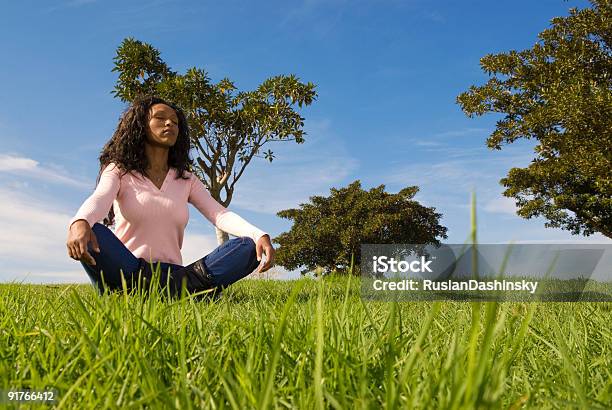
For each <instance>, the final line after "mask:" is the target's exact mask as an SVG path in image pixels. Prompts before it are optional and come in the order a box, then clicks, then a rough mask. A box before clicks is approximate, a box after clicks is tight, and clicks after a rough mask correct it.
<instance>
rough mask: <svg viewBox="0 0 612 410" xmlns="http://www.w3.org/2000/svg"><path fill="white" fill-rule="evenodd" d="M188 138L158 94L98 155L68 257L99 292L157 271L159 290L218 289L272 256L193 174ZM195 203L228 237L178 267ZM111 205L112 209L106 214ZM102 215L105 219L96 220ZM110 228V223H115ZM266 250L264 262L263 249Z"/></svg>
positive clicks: (128, 116) (264, 237)
mask: <svg viewBox="0 0 612 410" xmlns="http://www.w3.org/2000/svg"><path fill="white" fill-rule="evenodd" d="M189 149H190V140H189V130H188V126H187V121H186V119H185V115H184V114H183V113H182V111H181V110H180V109H179V108H177V107H176V106H174V105H173V104H171V103H168V102H166V101H164V100H162V99H160V98H156V97H144V98H140V99H138V100H136V101H134V102H133V103H132V105H131V106H130V107H129V108H128V109H127V110H126V111H125V113H124V114H123V115H122V117H121V119H120V121H119V124H118V126H117V130H116V131H115V133H114V135H113V137H112V138H111V139H110V141H108V142H107V143H106V145H105V146H104V148H103V150H102V153H101V155H100V173H99V175H98V180H97V182H96V183H97V186H96V189H95V191H94V193H93V194H92V195H91V196H90V197H89V198H87V200H85V202H84V203H83V205H82V206H81V207H80V208H79V210H78V211H77V213H76V215H75V216H74V217H73V218H72V219H71V220H70V223H69V228H68V240H67V242H66V245H67V247H68V255H69V256H70V257H71V258H73V259H75V260H79V261H80V262H81V264H82V265H83V267H84V268H85V271H86V272H87V274H88V275H89V277H90V279H91V281H92V282H93V284H94V285H95V286H97V287H98V289H99V291H100V292H101V293H102V292H103V291H104V287H105V286H106V287H108V288H109V289H110V290H120V289H122V280H121V276H122V275H123V277H124V278H125V281H126V283H127V286H128V287H129V288H130V289H131V288H133V287H136V286H137V285H138V282H139V278H140V281H142V283H141V286H142V285H145V289H147V288H148V286H147V284H148V283H150V281H151V279H153V269H154V266H158V267H159V268H161V269H160V270H161V272H160V273H161V277H159V280H160V281H161V283H160V285H161V286H162V287H168V288H169V290H170V293H171V294H172V295H173V296H177V295H180V294H181V290H182V289H183V286H185V287H184V289H187V290H188V291H189V292H190V293H193V292H200V291H205V290H208V289H215V290H218V289H222V288H224V287H226V286H228V285H230V284H232V283H234V282H236V281H237V280H239V279H241V278H243V277H245V276H247V275H248V274H249V273H251V272H252V271H253V270H255V268H257V266H258V265H261V266H259V272H265V271H266V270H268V269H269V268H270V267H271V266H272V264H273V261H274V248H273V247H272V244H271V243H270V236H269V235H268V234H267V233H265V232H263V231H261V230H260V229H258V228H256V227H255V226H253V225H251V224H249V223H248V222H247V221H245V220H244V219H242V218H241V217H240V216H238V215H237V214H235V213H233V212H231V211H229V210H227V209H226V208H224V207H223V206H222V205H220V204H219V203H218V202H216V201H215V200H214V199H213V198H212V196H211V195H210V193H209V192H208V191H207V190H206V188H205V186H204V184H202V182H201V181H200V180H199V179H198V178H197V177H196V176H195V175H194V174H192V173H191V172H189V171H188V169H189V167H190V166H191V165H192V162H191V159H190V158H189ZM188 202H189V203H191V204H193V205H194V206H195V207H196V208H197V209H198V210H199V211H200V212H201V213H202V214H203V215H204V216H205V217H206V218H207V219H208V220H209V221H210V222H212V223H213V224H214V225H215V226H216V227H218V228H219V229H221V230H223V231H225V232H228V233H230V234H232V235H235V236H237V237H238V238H235V239H232V240H229V241H227V242H225V243H224V244H222V245H221V246H219V247H218V248H217V249H215V250H214V251H213V252H211V253H210V254H209V255H207V256H205V257H203V258H202V259H199V260H198V261H196V262H194V263H192V264H191V265H189V266H186V267H184V266H182V258H181V252H180V249H181V246H182V244H183V234H184V230H185V226H186V225H187V221H188V218H189V211H188V206H187V203H188ZM109 209H110V211H109ZM104 216H107V217H106V218H105V219H104V221H103V222H104V224H100V223H98V222H97V221H99V220H101V219H102V218H103V217H104ZM115 218H116V224H115V225H116V226H115V233H113V232H111V231H110V230H109V229H108V228H107V226H108V225H112V224H113V223H114V222H115ZM264 253H265V255H266V261H265V263H261V264H260V261H261V259H262V254H264Z"/></svg>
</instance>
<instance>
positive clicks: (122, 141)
mask: <svg viewBox="0 0 612 410" xmlns="http://www.w3.org/2000/svg"><path fill="white" fill-rule="evenodd" d="M155 104H166V105H167V106H169V107H171V108H172V109H174V111H175V112H176V115H177V117H178V127H179V131H178V136H177V139H176V143H175V144H174V145H173V146H172V147H171V148H170V150H169V152H168V166H169V167H173V168H176V169H177V171H178V172H177V177H176V179H179V178H181V179H189V177H188V176H186V175H185V171H191V170H192V167H193V161H192V160H191V158H190V157H189V150H190V148H191V140H190V138H189V126H188V124H187V118H186V117H185V114H184V113H183V111H182V110H181V109H180V108H179V107H178V106H176V105H174V104H172V103H170V102H167V101H165V100H163V99H161V98H159V97H155V96H143V97H140V98H137V99H136V100H134V101H133V102H132V104H131V105H130V106H129V107H128V108H127V109H126V110H125V111H124V112H123V114H122V115H121V118H120V119H119V124H117V129H116V130H115V133H114V134H113V136H112V138H111V139H110V140H109V141H108V142H107V143H106V144H105V145H104V148H102V151H101V153H100V171H99V173H98V178H97V179H96V186H97V185H98V183H99V182H100V177H101V176H102V171H103V170H104V168H106V166H107V165H108V164H110V163H111V162H114V163H115V164H116V165H117V166H118V167H119V169H120V170H121V171H122V175H121V176H123V175H125V174H127V173H129V172H132V171H138V172H139V173H140V174H142V175H146V169H147V167H148V166H149V161H148V159H147V156H146V155H145V141H146V140H147V134H146V132H147V127H148V126H149V125H148V123H149V114H150V109H151V107H152V106H153V105H155ZM114 223H115V212H114V211H113V207H111V209H110V211H109V213H108V216H107V217H106V218H104V225H106V226H109V225H113V224H114Z"/></svg>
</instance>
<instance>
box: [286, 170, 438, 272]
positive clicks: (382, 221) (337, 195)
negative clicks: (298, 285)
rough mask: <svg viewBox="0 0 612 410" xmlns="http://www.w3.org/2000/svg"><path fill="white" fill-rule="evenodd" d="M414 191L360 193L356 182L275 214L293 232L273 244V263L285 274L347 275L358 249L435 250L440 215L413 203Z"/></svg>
mask: <svg viewBox="0 0 612 410" xmlns="http://www.w3.org/2000/svg"><path fill="white" fill-rule="evenodd" d="M418 190H419V188H418V187H416V186H411V187H407V188H404V189H402V190H401V191H399V192H398V193H397V194H391V193H388V192H385V186H384V185H380V186H378V187H376V188H372V189H370V190H369V191H366V190H363V189H362V188H361V183H360V181H359V180H357V181H355V182H353V183H351V184H350V185H349V186H348V187H346V188H340V189H336V188H332V189H331V195H330V196H329V197H323V196H313V197H311V198H310V203H306V204H300V208H299V209H286V210H283V211H280V212H278V214H277V215H278V216H280V217H282V218H286V219H290V220H293V226H292V227H291V230H290V231H289V232H284V233H282V234H280V235H279V236H278V237H276V238H275V239H274V242H275V243H277V244H279V245H280V247H279V249H278V252H277V253H276V262H277V263H278V264H279V265H281V266H284V267H285V268H287V269H297V268H300V267H302V268H304V269H303V270H302V273H306V272H308V271H313V270H315V269H317V268H322V269H323V270H324V273H329V272H331V271H338V272H347V270H348V268H349V267H350V266H351V261H352V260H353V262H354V265H355V266H356V267H358V266H359V264H360V262H361V260H360V245H361V244H367V243H375V244H396V243H410V244H435V245H439V244H440V242H439V240H438V239H437V238H446V237H447V236H446V231H447V229H446V228H445V227H443V226H441V225H440V224H439V219H440V217H441V216H442V215H441V214H439V213H436V212H435V208H433V207H432V208H428V207H425V206H423V205H421V204H419V203H418V202H417V201H415V200H414V199H413V198H414V196H415V194H416V193H417V192H418ZM356 271H357V270H356ZM356 271H355V272H356Z"/></svg>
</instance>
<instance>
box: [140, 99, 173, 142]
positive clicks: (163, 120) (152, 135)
mask: <svg viewBox="0 0 612 410" xmlns="http://www.w3.org/2000/svg"><path fill="white" fill-rule="evenodd" d="M178 132H179V127H178V116H177V115H176V111H174V109H173V108H172V107H169V106H167V105H166V104H155V105H152V106H151V109H150V110H149V127H148V129H147V142H148V143H149V144H151V145H155V146H159V147H166V148H170V147H172V146H173V145H174V144H175V143H176V139H177V137H178Z"/></svg>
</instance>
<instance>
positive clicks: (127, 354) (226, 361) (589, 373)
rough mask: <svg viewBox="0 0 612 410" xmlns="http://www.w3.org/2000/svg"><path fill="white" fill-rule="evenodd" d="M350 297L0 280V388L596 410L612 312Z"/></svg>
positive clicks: (317, 287) (307, 291)
mask: <svg viewBox="0 0 612 410" xmlns="http://www.w3.org/2000/svg"><path fill="white" fill-rule="evenodd" d="M359 292H360V288H359V280H358V279H356V278H353V279H352V280H347V278H338V277H329V278H325V279H324V280H320V281H315V280H310V279H302V280H299V281H274V280H244V281H241V282H239V283H238V284H236V285H234V286H233V287H231V288H229V289H227V290H226V291H225V292H224V295H223V297H222V298H221V299H220V300H218V301H200V302H196V301H194V300H193V299H190V298H186V299H181V300H174V301H167V300H164V299H162V298H160V297H159V295H155V294H154V295H151V296H150V297H148V298H145V297H141V296H138V295H132V296H128V295H124V294H114V295H105V296H102V297H101V296H98V295H97V294H96V293H95V291H94V289H93V288H92V287H91V286H89V285H78V286H77V285H72V286H48V285H47V286H45V285H16V284H4V285H0V321H1V323H0V384H1V385H0V388H3V389H9V388H12V389H19V388H31V389H45V388H50V387H53V388H55V389H56V390H57V392H58V400H57V402H55V404H54V406H55V407H57V408H78V409H83V408H96V409H99V408H121V409H127V408H142V407H148V408H181V409H189V408H202V407H203V408H235V409H244V408H307V409H309V408H346V409H352V408H411V407H413V408H512V409H518V408H538V409H539V408H602V409H603V408H610V406H612V329H611V323H612V314H611V313H612V303H607V302H606V303H585V302H580V303H531V304H530V303H476V302H436V303H433V302H413V303H390V302H365V301H362V299H361V297H360V293H359ZM40 407H41V405H32V408H40Z"/></svg>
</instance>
